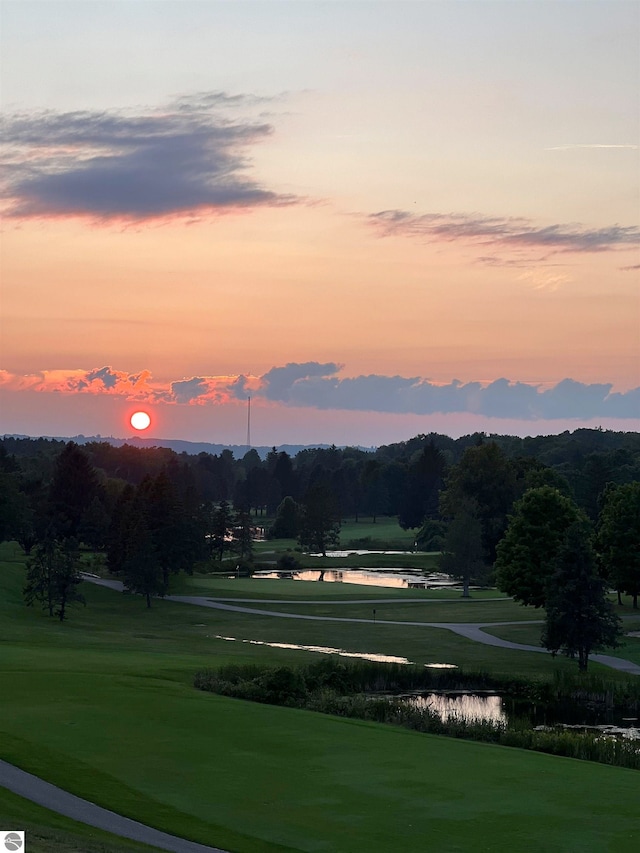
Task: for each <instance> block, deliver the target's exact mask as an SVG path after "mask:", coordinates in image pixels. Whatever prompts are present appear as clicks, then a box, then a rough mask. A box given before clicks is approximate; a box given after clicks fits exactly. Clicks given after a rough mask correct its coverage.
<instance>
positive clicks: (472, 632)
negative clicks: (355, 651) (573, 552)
mask: <svg viewBox="0 0 640 853" xmlns="http://www.w3.org/2000/svg"><path fill="white" fill-rule="evenodd" d="M86 580H89V581H92V582H93V583H97V584H99V585H100V586H106V587H109V588H110V589H116V590H120V591H122V583H121V582H120V581H109V580H102V579H101V578H92V577H87V578H86ZM166 598H167V599H168V600H169V601H177V602H179V603H181V604H193V605H195V606H196V607H210V608H213V609H215V610H231V611H234V612H236V613H249V614H253V615H256V616H274V617H277V618H280V619H306V620H309V621H313V622H360V623H363V624H375V625H410V626H412V627H424V628H443V629H444V630H446V631H452V632H453V633H454V634H459V635H460V636H461V637H466V638H467V639H468V640H473V641H474V642H476V643H484V645H486V646H498V647H499V648H501V649H514V650H516V651H520V652H540V653H542V654H549V652H548V651H547V649H543V648H542V647H541V646H529V645H526V644H524V643H512V642H511V641H510V640H503V639H502V638H501V637H494V636H493V634H487V632H486V631H483V628H494V627H495V628H497V627H500V626H501V625H523V624H526V625H540V624H542V621H543V620H542V619H535V620H533V619H531V620H526V621H520V622H409V621H399V622H398V621H396V622H394V621H391V620H388V619H352V618H349V617H346V616H310V615H309V614H305V613H283V612H282V611H280V610H263V609H262V608H260V609H258V608H255V607H243V606H242V605H241V604H230V603H229V602H231V601H234V602H236V601H245V602H247V603H250V604H254V603H255V604H298V603H299V602H296V601H290V600H286V601H285V600H281V599H246V598H245V599H233V598H223V599H221V598H215V599H214V598H207V597H206V596H201V595H167V596H166ZM460 600H461V599H460V598H452V599H443V598H439V599H431V598H427V599H424V598H411V599H408V598H405V599H397V598H380V599H371V598H367V599H360V600H355V599H354V600H351V601H326V600H324V601H316V602H313V603H315V604H331V606H333V605H334V604H371V605H375V604H399V603H402V602H408V601H411V602H420V603H430V602H432V601H435V602H441V601H458V602H459V601H460ZM504 600H505V599H497V598H496V599H487V598H479V599H477V602H478V603H479V604H480V603H482V602H483V601H504ZM305 603H307V604H311V603H312V602H310V601H307V602H305ZM469 603H470V605H471V606H473V603H475V602H473V603H472V602H469ZM589 660H592V661H595V662H596V663H601V664H603V665H604V666H608V667H610V668H611V669H616V670H618V671H619V672H626V673H627V674H628V675H640V666H638V664H636V663H633V662H632V661H630V660H624V658H617V657H614V656H613V655H597V654H596V655H589Z"/></svg>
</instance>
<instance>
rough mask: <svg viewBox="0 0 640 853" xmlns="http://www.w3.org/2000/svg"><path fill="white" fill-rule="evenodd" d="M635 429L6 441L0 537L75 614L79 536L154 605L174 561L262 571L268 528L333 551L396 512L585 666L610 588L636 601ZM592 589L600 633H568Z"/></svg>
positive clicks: (49, 595)
mask: <svg viewBox="0 0 640 853" xmlns="http://www.w3.org/2000/svg"><path fill="white" fill-rule="evenodd" d="M639 439H640V437H639V436H638V435H637V434H634V433H607V432H604V431H601V430H578V431H576V432H575V433H572V434H568V433H565V434H563V435H561V436H550V437H544V438H540V439H530V440H527V439H514V438H511V437H508V436H502V437H493V436H492V437H487V436H484V435H482V434H476V435H474V436H467V437H465V438H464V439H459V440H457V441H454V440H453V439H449V438H447V437H444V436H434V435H430V436H417V437H416V438H414V439H411V440H410V441H408V442H403V443H400V444H397V445H389V446H387V447H383V448H380V449H379V450H378V451H376V452H365V451H361V450H359V449H357V448H343V449H339V448H336V447H331V448H326V449H317V450H311V449H307V450H303V451H301V452H300V453H298V454H297V455H296V456H295V457H293V458H292V457H290V456H289V455H288V454H287V453H285V452H278V451H277V450H276V449H275V448H274V449H273V450H272V451H271V452H270V453H269V454H268V455H267V457H266V459H264V460H262V459H260V457H259V455H258V454H257V453H256V452H255V451H248V452H247V453H246V454H245V455H244V456H243V458H242V459H240V460H236V459H235V458H234V456H233V454H232V453H231V452H230V451H223V452H222V453H221V454H220V456H216V455H211V454H206V453H200V454H198V455H196V456H188V455H187V454H184V453H182V454H178V453H175V452H174V451H172V450H169V449H167V448H137V447H132V446H128V445H124V446H122V447H118V448H116V447H113V446H111V445H109V444H108V443H106V442H92V443H89V444H87V445H85V446H84V447H79V446H78V445H77V444H75V443H74V442H68V443H67V444H64V443H61V442H55V441H50V440H45V439H35V440H29V439H12V438H5V439H4V440H3V441H1V442H0V540H2V539H15V540H17V541H18V542H19V543H20V544H21V545H22V547H23V548H24V550H25V552H26V553H27V554H28V555H32V558H31V560H30V562H29V576H28V584H27V587H28V588H27V590H26V596H27V599H28V601H30V602H31V603H32V602H33V601H36V600H39V601H41V602H42V604H43V606H44V607H45V608H46V609H48V611H49V613H50V614H52V615H54V614H55V615H57V616H58V617H59V618H60V619H64V618H65V614H66V608H67V606H68V604H69V603H70V602H72V601H74V600H79V596H78V595H77V593H76V587H77V585H78V583H79V582H80V576H79V575H78V573H77V570H74V569H73V567H74V566H75V567H77V565H78V563H77V554H78V548H79V545H80V543H83V544H84V545H85V546H87V547H88V548H90V549H93V550H95V551H102V552H104V554H105V555H106V560H107V564H108V567H109V570H110V571H111V573H113V574H114V575H118V576H121V577H122V578H123V580H124V582H125V585H126V586H127V588H129V589H131V590H132V591H135V592H140V593H142V594H143V595H144V596H145V597H146V600H147V604H148V605H150V604H151V600H152V597H153V596H155V595H162V594H164V593H165V592H166V591H167V589H168V585H169V576H170V574H171V573H172V572H179V571H187V572H190V571H192V570H193V567H194V565H196V564H197V563H198V561H203V560H204V561H218V562H220V561H222V560H223V559H224V557H225V556H229V555H230V554H234V556H235V557H236V564H237V565H238V566H239V567H240V566H241V565H242V566H245V565H246V566H248V567H250V564H251V559H252V548H253V545H252V542H253V538H254V536H255V528H256V526H257V525H259V524H266V527H267V529H266V533H267V535H269V536H272V537H274V538H286V539H294V540H297V541H298V542H299V544H300V546H301V547H303V548H306V549H309V550H312V551H317V552H318V553H321V554H324V553H326V550H327V548H329V547H332V546H335V545H336V544H337V543H338V537H339V531H340V524H341V521H342V520H343V519H345V518H346V517H351V518H354V519H355V520H356V521H357V520H358V518H359V517H361V516H362V515H363V514H365V513H366V514H367V515H368V516H370V517H373V519H374V520H376V518H378V517H379V516H380V515H397V517H398V521H399V523H400V525H401V526H402V527H404V528H405V529H412V530H414V531H415V536H416V544H417V546H418V547H419V548H420V549H422V550H432V551H441V552H442V557H441V566H442V569H443V570H444V571H447V572H449V573H450V574H452V575H454V576H456V577H458V578H460V579H461V581H462V583H463V588H464V594H465V595H468V594H469V586H470V584H471V582H472V581H473V580H478V579H485V580H486V578H487V577H488V576H489V574H490V573H491V572H492V571H494V572H495V575H494V580H495V581H496V582H497V584H498V586H499V587H500V588H501V589H503V590H504V591H505V592H508V593H509V594H511V595H513V596H514V597H515V598H516V599H517V600H519V601H521V602H522V603H523V604H526V605H532V606H534V607H544V608H545V609H546V613H547V623H548V624H547V626H546V628H545V643H547V645H548V646H549V647H550V648H552V650H555V651H558V650H565V651H566V650H569V653H576V654H577V655H578V656H579V659H580V661H581V660H582V658H581V657H580V656H581V655H582V654H583V652H584V649H585V648H587V646H588V647H589V649H594V648H596V647H598V646H599V645H600V646H601V645H602V644H603V643H605V641H607V640H612V639H615V638H613V634H612V633H611V632H612V631H613V632H614V633H615V630H617V629H616V627H615V626H616V623H615V620H611V619H609V622H610V623H611V624H610V625H609V627H607V624H606V623H607V619H608V618H609V617H608V616H607V613H608V611H607V612H605V611H606V607H605V608H604V609H602V607H600V603H601V599H602V598H603V595H604V592H603V591H604V588H605V585H608V586H611V587H612V588H614V589H617V590H618V593H619V595H621V594H626V595H630V596H632V598H633V603H634V607H637V598H638V592H639V586H640V578H639V574H640V568H639V565H638V562H639V559H640V558H639V557H638V549H639V542H640V532H639V529H638V527H639V525H640V494H639V490H640V441H639ZM267 520H268V521H267ZM572 573H573V574H572ZM581 595H584V596H586V598H585V599H584V600H582V599H581V598H580V596H581ZM580 601H582V604H581V605H580V607H582V611H584V613H586V614H587V615H586V616H585V617H584V619H583V622H584V625H585V626H588V625H594V624H598V625H600V627H601V629H602V630H601V635H594V636H593V637H592V638H591V639H588V638H587V640H585V641H584V642H583V639H584V637H586V636H587V634H588V630H587V627H584V629H583V630H582V634H581V635H580V636H581V637H582V638H583V639H580V638H578V639H574V640H571V641H567V628H566V624H568V621H570V622H571V626H572V629H573V628H575V627H576V618H574V616H572V615H571V607H573V608H574V610H577V609H578V602H580ZM570 605H571V607H570ZM599 607H600V610H598V608H599ZM589 608H591V609H589ZM550 614H551V615H552V616H553V615H554V614H555V616H554V618H555V620H556V621H555V622H554V621H552V620H551V616H550ZM567 614H569V615H567ZM581 618H582V617H581ZM550 620H551V621H550ZM563 620H564V622H563ZM558 625H560V626H562V625H565V627H564V628H562V629H559V628H558ZM612 626H613V627H612ZM567 643H569V645H567ZM580 643H582V645H580ZM585 643H586V645H585ZM581 650H582V651H581Z"/></svg>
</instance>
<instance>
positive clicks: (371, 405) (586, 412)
mask: <svg viewBox="0 0 640 853" xmlns="http://www.w3.org/2000/svg"><path fill="white" fill-rule="evenodd" d="M341 370H342V366H341V365H339V364H336V363H334V362H328V363H320V362H315V361H311V362H305V363H297V362H290V363H289V364H286V365H284V366H280V367H273V368H272V369H271V370H269V371H267V372H266V373H264V374H263V375H262V376H245V375H243V374H239V375H233V376H194V377H190V378H186V379H177V380H174V381H171V382H168V383H158V382H155V381H154V380H153V379H152V376H151V374H150V372H149V371H147V370H143V371H140V372H138V373H126V372H124V371H118V370H114V369H113V368H112V367H102V368H96V369H93V370H69V371H64V370H53V371H42V372H41V373H38V374H32V375H30V376H18V375H15V374H11V373H9V372H7V371H0V386H2V385H3V386H4V387H5V388H7V389H8V390H15V391H37V392H49V393H60V394H78V393H79V394H101V395H104V394H106V395H110V396H119V397H122V398H125V399H127V400H131V401H136V402H139V403H145V404H147V405H153V404H156V403H166V404H172V405H189V406H193V405H199V406H207V405H225V404H229V403H238V402H240V401H244V400H246V398H247V396H248V395H249V394H250V395H251V396H252V397H253V398H254V399H255V400H257V401H259V400H263V401H264V403H266V404H268V403H272V404H280V405H284V406H290V407H302V408H315V409H323V410H341V411H366V412H373V413H375V412H384V413H395V414H414V415H432V414H453V413H468V414H474V415H483V416H486V417H492V418H509V419H514V418H517V419H521V420H527V421H537V420H559V419H564V420H566V419H577V420H588V419H593V418H630V419H638V418H639V416H640V388H635V389H632V390H630V391H626V392H613V390H612V388H613V386H612V384H611V383H593V384H586V383H582V382H577V381H575V380H573V379H564V380H562V381H561V382H559V383H558V384H557V385H555V386H553V387H551V388H542V387H541V386H540V385H535V384H529V383H524V382H511V381H509V380H507V379H497V380H496V381H494V382H491V383H489V384H486V383H480V382H466V383H464V382H459V381H457V380H454V381H453V382H450V383H448V384H437V383H435V382H431V381H429V380H427V379H424V378H421V377H418V376H414V377H403V376H382V375H379V374H372V375H369V376H356V377H340V376H339V375H338V374H339V373H340V371H341Z"/></svg>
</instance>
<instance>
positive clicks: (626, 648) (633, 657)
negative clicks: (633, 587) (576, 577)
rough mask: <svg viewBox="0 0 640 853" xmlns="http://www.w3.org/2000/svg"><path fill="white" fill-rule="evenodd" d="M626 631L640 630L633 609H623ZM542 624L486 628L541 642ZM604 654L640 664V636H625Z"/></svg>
mask: <svg viewBox="0 0 640 853" xmlns="http://www.w3.org/2000/svg"><path fill="white" fill-rule="evenodd" d="M620 615H621V617H622V620H623V627H624V631H625V633H626V632H628V631H640V615H637V614H634V613H633V611H629V609H628V608H627V610H626V612H624V611H621V612H620ZM541 629H542V626H541V625H539V626H538V627H537V628H536V627H535V626H533V625H524V624H523V625H502V626H500V627H496V628H486V629H485V630H486V631H487V633H489V634H493V635H494V636H496V637H501V638H502V639H503V640H511V641H512V642H514V643H529V644H533V645H539V644H540V633H541ZM604 654H607V655H612V656H613V657H619V658H624V659H625V660H630V661H633V662H634V663H637V664H640V637H627V636H625V637H623V638H622V641H621V644H620V645H619V646H618V647H617V648H615V649H606V650H605V652H604Z"/></svg>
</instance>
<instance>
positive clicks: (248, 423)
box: [247, 397, 251, 450]
mask: <svg viewBox="0 0 640 853" xmlns="http://www.w3.org/2000/svg"><path fill="white" fill-rule="evenodd" d="M247 447H248V448H249V450H251V397H247Z"/></svg>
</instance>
